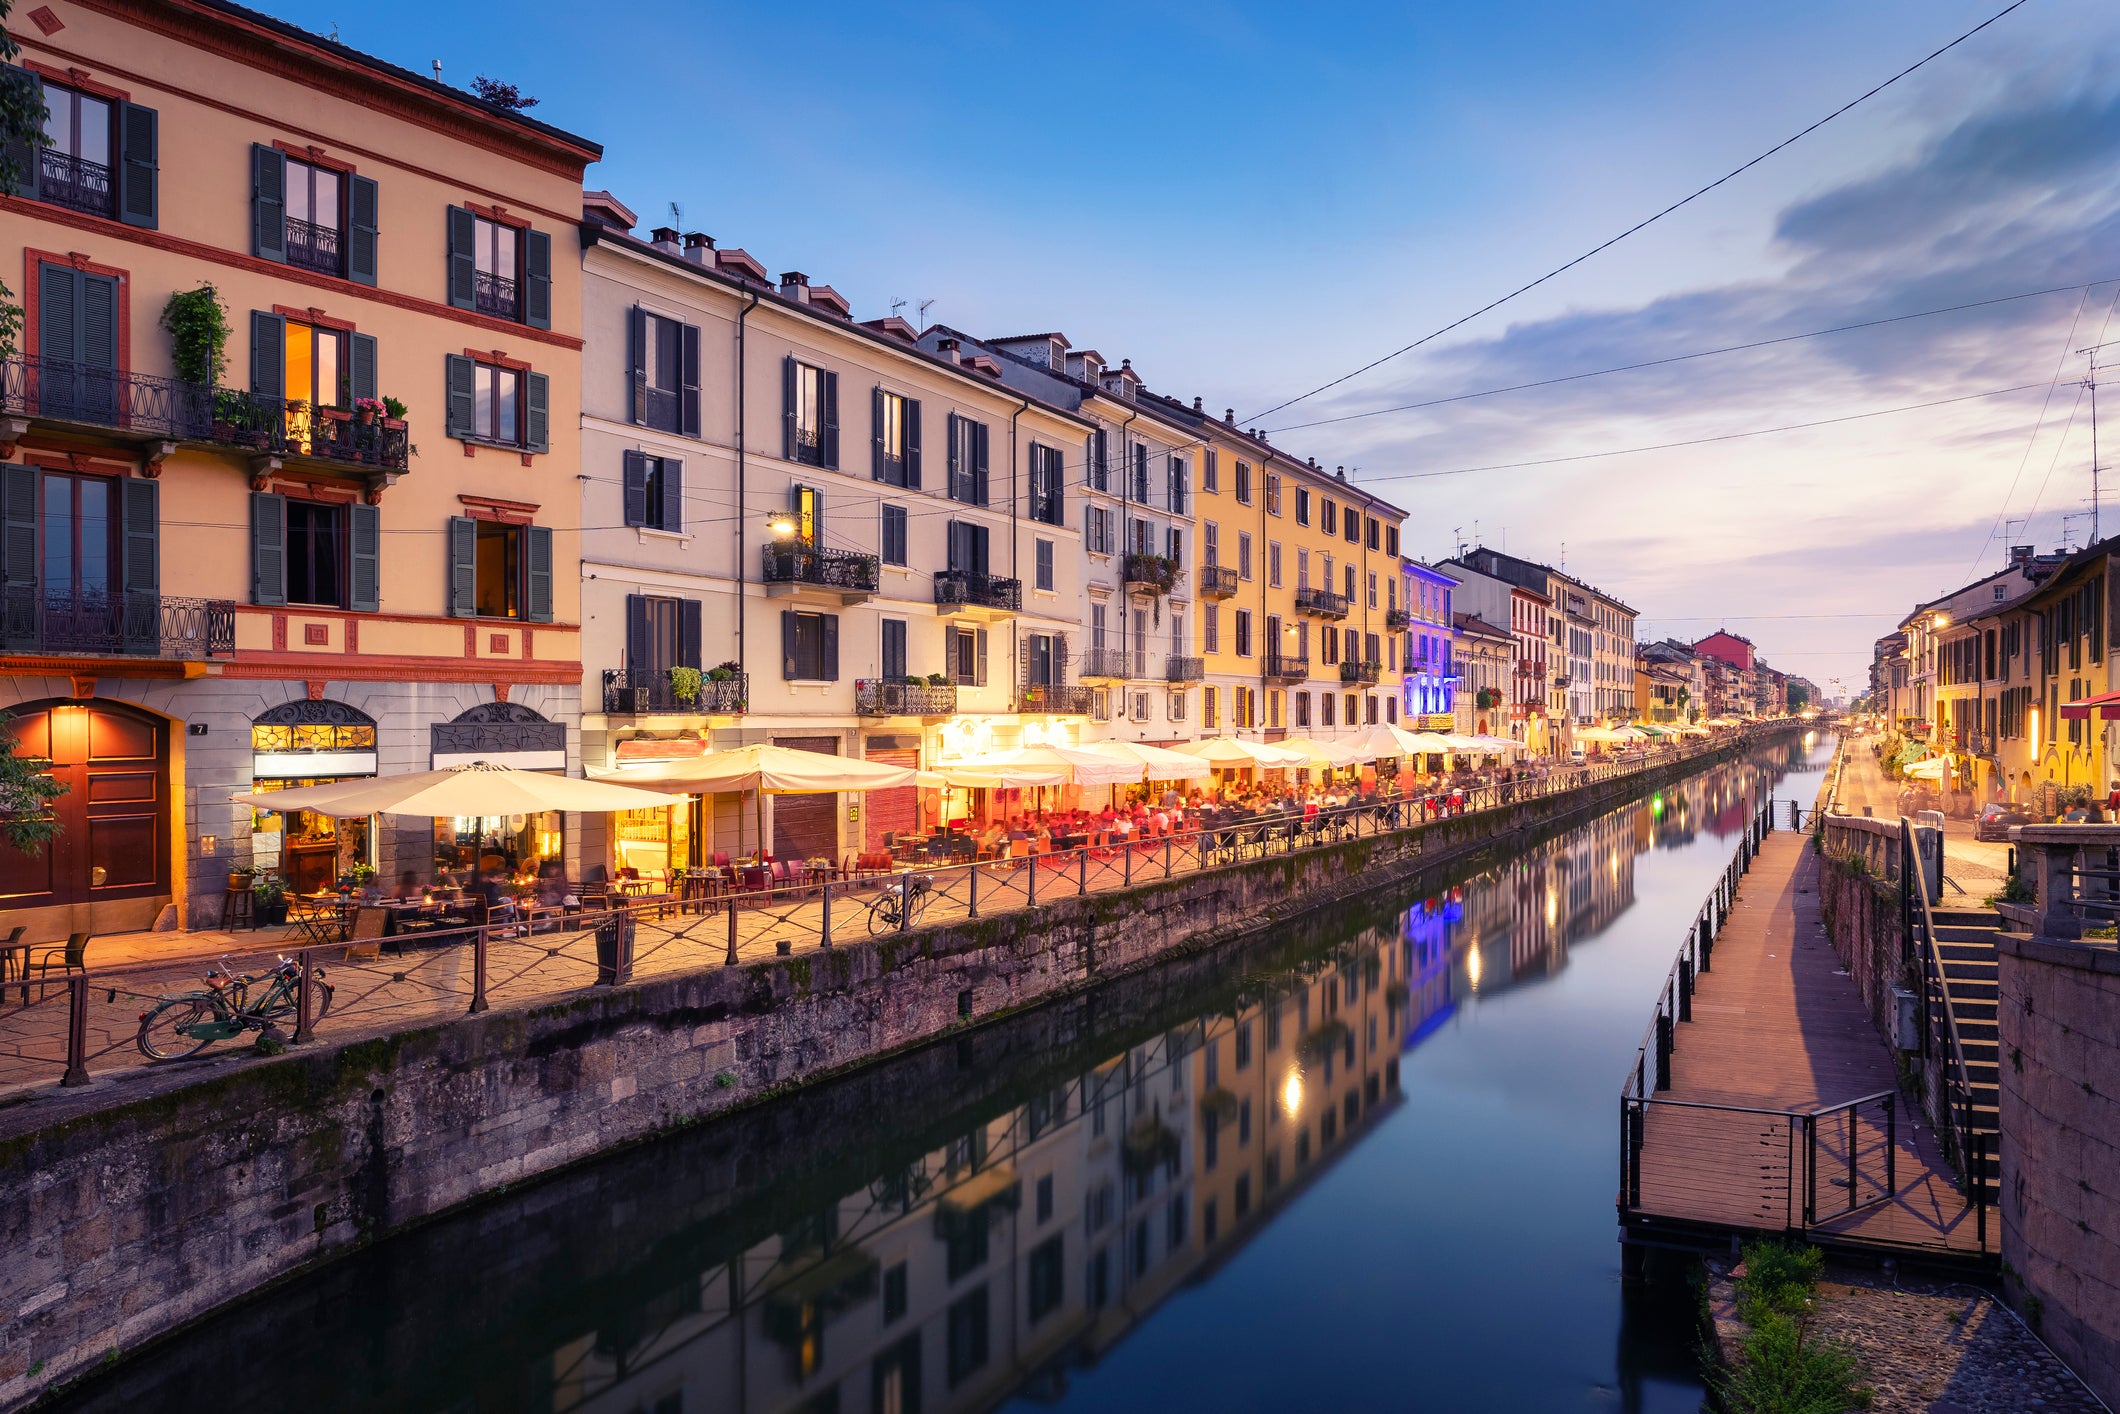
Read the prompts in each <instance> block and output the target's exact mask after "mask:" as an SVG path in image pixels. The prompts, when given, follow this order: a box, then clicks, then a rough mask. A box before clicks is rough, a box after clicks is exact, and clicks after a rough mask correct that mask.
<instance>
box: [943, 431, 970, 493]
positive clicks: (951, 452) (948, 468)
mask: <svg viewBox="0 0 2120 1414" xmlns="http://www.w3.org/2000/svg"><path fill="white" fill-rule="evenodd" d="M964 421H965V419H964V418H961V417H959V416H957V414H956V413H954V412H953V413H951V414H950V415H949V416H948V417H946V418H944V419H943V438H944V446H943V461H944V463H945V469H944V475H945V476H947V477H948V478H949V484H948V485H947V486H946V487H945V488H944V494H946V495H947V496H948V497H949V498H950V499H951V500H953V501H968V500H970V499H971V497H972V493H971V479H972V478H971V468H970V467H968V466H965V465H963V461H964V458H963V456H962V455H961V453H960V447H959V443H960V442H961V441H962V439H961V438H960V437H959V435H958V431H957V429H958V428H959V427H960V426H962V425H963V423H964Z"/></svg>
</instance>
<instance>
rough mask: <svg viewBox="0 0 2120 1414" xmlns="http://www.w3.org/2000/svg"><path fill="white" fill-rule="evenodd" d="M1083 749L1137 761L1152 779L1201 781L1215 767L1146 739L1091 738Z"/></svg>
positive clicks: (1213, 771) (1117, 759)
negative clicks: (1115, 739)
mask: <svg viewBox="0 0 2120 1414" xmlns="http://www.w3.org/2000/svg"><path fill="white" fill-rule="evenodd" d="M1082 749H1083V750H1084V751H1094V752H1096V753H1097V754H1098V755H1099V756H1109V757H1111V758H1112V759H1113V760H1114V761H1138V762H1140V763H1141V768H1142V770H1144V771H1146V772H1147V773H1148V777H1147V778H1148V779H1149V780H1151V781H1204V780H1206V779H1207V778H1208V777H1209V776H1212V775H1213V774H1214V773H1215V768H1214V767H1212V766H1210V765H1208V764H1207V763H1206V762H1205V761H1202V760H1200V759H1199V758H1198V757H1196V756H1187V755H1186V754H1185V753H1184V752H1182V751H1172V750H1171V749H1170V748H1169V747H1167V746H1150V745H1149V744H1148V743H1147V742H1145V741H1093V742H1091V743H1090V744H1089V745H1087V746H1085V747H1083V748H1082Z"/></svg>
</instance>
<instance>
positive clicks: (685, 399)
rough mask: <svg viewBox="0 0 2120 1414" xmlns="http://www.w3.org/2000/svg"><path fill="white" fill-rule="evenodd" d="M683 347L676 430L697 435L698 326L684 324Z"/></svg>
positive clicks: (693, 435) (688, 435)
mask: <svg viewBox="0 0 2120 1414" xmlns="http://www.w3.org/2000/svg"><path fill="white" fill-rule="evenodd" d="M679 342H680V345H681V346H682V348H683V354H682V355H681V361H680V371H679V375H678V388H677V397H678V405H679V414H678V424H677V430H678V431H680V432H682V433H684V434H685V436H687V437H697V436H698V435H699V326H698V325H697V324H687V325H685V326H684V334H683V338H682V339H681V340H680V341H679Z"/></svg>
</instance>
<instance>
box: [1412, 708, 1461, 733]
mask: <svg viewBox="0 0 2120 1414" xmlns="http://www.w3.org/2000/svg"><path fill="white" fill-rule="evenodd" d="M1413 721H1414V728H1413V729H1414V730H1415V731H1420V732H1451V731H1456V730H1457V717H1456V715H1455V714H1454V713H1450V712H1423V713H1422V714H1421V715H1420V716H1418V717H1415V718H1414V719H1413Z"/></svg>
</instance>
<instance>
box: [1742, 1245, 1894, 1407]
mask: <svg viewBox="0 0 2120 1414" xmlns="http://www.w3.org/2000/svg"><path fill="white" fill-rule="evenodd" d="M1824 1266H1825V1254H1824V1253H1822V1252H1820V1251H1819V1250H1818V1249H1817V1248H1816V1247H1813V1246H1811V1245H1810V1244H1808V1243H1784V1242H1772V1241H1769V1242H1752V1243H1747V1244H1745V1248H1744V1268H1743V1274H1742V1275H1741V1276H1739V1277H1738V1279H1737V1314H1738V1316H1739V1317H1740V1318H1741V1319H1742V1320H1743V1321H1744V1323H1745V1324H1746V1325H1747V1326H1749V1327H1750V1328H1751V1329H1750V1330H1749V1331H1748V1332H1747V1333H1746V1335H1745V1338H1744V1344H1743V1347H1742V1350H1741V1352H1740V1354H1739V1357H1738V1362H1737V1367H1736V1368H1735V1369H1734V1370H1731V1371H1729V1372H1727V1373H1722V1374H1718V1375H1717V1376H1716V1378H1715V1385H1716V1391H1717V1393H1718V1394H1719V1395H1721V1397H1722V1400H1723V1403H1724V1404H1725V1405H1726V1406H1727V1407H1728V1408H1730V1409H1732V1410H1735V1411H1737V1414H1844V1411H1846V1410H1849V1409H1862V1408H1867V1407H1868V1406H1869V1403H1870V1395H1871V1391H1870V1390H1869V1388H1868V1387H1867V1386H1865V1385H1864V1384H1863V1383H1862V1382H1861V1380H1860V1378H1859V1376H1860V1374H1861V1369H1860V1367H1859V1366H1858V1365H1857V1363H1856V1360H1855V1357H1854V1356H1853V1355H1852V1354H1850V1353H1849V1352H1848V1351H1847V1350H1845V1349H1843V1348H1842V1347H1840V1346H1838V1345H1836V1344H1834V1343H1833V1342H1831V1341H1828V1340H1824V1339H1820V1338H1817V1337H1814V1336H1813V1335H1812V1333H1811V1329H1810V1327H1811V1320H1812V1315H1813V1307H1814V1304H1815V1299H1816V1298H1815V1292H1816V1290H1817V1287H1818V1276H1819V1272H1820V1271H1821V1270H1822V1269H1823V1268H1824Z"/></svg>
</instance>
